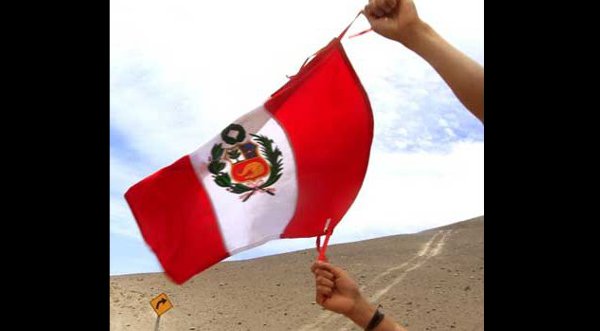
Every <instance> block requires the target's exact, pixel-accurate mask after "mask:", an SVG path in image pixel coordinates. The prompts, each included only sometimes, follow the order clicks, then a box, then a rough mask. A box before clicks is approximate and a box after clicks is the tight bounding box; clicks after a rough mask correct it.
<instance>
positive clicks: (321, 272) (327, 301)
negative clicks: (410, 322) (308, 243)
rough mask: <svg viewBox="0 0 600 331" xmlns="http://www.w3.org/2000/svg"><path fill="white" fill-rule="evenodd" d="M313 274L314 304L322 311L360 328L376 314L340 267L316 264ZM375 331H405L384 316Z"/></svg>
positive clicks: (354, 283) (355, 284) (322, 263)
mask: <svg viewBox="0 0 600 331" xmlns="http://www.w3.org/2000/svg"><path fill="white" fill-rule="evenodd" d="M311 271H312V273H313V274H314V275H315V283H316V284H315V287H316V301H317V303H318V304H319V305H321V306H322V307H323V308H325V309H327V310H330V311H333V312H336V313H338V314H342V315H344V316H346V317H347V318H349V319H350V320H352V321H353V322H354V323H356V325H358V326H360V327H361V328H363V329H364V328H366V327H367V324H369V321H370V320H371V318H372V317H373V315H374V314H375V310H376V308H377V307H376V306H374V305H373V304H371V303H369V302H368V300H367V299H366V298H365V297H364V296H363V295H362V293H360V290H359V288H358V284H357V283H356V281H354V279H352V277H350V275H349V274H348V273H347V272H346V271H345V270H343V269H342V268H340V267H337V266H334V265H332V264H329V263H327V262H322V261H317V262H315V263H314V264H313V265H312V266H311ZM374 330H375V331H407V330H406V329H405V328H403V327H402V326H400V325H399V324H397V323H396V322H395V321H394V320H393V319H392V318H391V317H389V316H388V315H385V316H384V318H383V321H381V323H379V325H378V326H377V327H376V328H375V329H374Z"/></svg>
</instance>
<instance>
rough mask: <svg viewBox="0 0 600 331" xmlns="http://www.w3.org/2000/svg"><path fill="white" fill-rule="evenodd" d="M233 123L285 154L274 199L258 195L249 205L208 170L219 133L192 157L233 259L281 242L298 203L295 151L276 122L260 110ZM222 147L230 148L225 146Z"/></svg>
mask: <svg viewBox="0 0 600 331" xmlns="http://www.w3.org/2000/svg"><path fill="white" fill-rule="evenodd" d="M232 123H235V124H240V125H242V126H243V127H244V129H245V130H246V138H247V139H249V138H251V136H250V133H253V134H261V135H265V136H267V137H268V138H269V139H272V140H273V144H274V145H275V146H277V147H279V149H280V150H281V152H282V161H283V171H282V176H281V178H280V179H279V180H278V181H277V182H276V183H275V184H273V185H272V186H271V187H273V188H275V192H274V193H275V195H274V196H272V195H269V194H267V193H264V192H256V193H255V194H253V195H252V196H251V197H250V198H249V199H248V200H247V201H245V202H242V200H241V199H240V196H241V195H240V194H235V193H232V192H228V191H227V190H226V189H225V188H223V187H220V186H218V185H217V184H216V183H215V182H214V179H213V176H212V174H211V173H210V172H208V169H207V166H208V160H209V156H210V155H211V149H212V148H213V146H214V144H216V143H220V142H222V139H221V135H220V133H219V135H217V136H216V137H215V138H214V139H212V140H211V141H209V142H208V143H207V144H205V145H204V146H202V147H200V148H199V149H198V150H196V151H195V152H193V153H192V154H190V159H191V161H192V165H193V167H194V170H195V172H196V175H197V176H198V178H200V181H201V183H202V185H203V186H204V189H205V190H206V192H207V193H208V196H209V197H210V200H211V202H212V205H213V210H214V212H215V214H216V216H217V219H218V223H219V228H220V230H221V235H222V236H223V241H224V243H225V247H226V248H227V251H228V252H229V254H231V255H233V254H235V253H237V252H240V251H243V250H246V249H249V248H252V247H254V246H258V245H260V244H263V243H265V242H267V241H269V240H272V239H276V238H279V237H280V235H281V233H283V231H284V230H285V227H286V226H287V224H288V222H289V221H290V220H291V219H292V217H293V216H294V213H295V210H296V203H297V200H298V183H297V177H296V164H295V160H294V155H293V153H292V147H291V144H290V142H289V141H288V139H287V136H286V134H285V132H284V131H283V129H282V128H281V127H280V126H279V124H278V123H277V121H276V120H275V119H273V118H272V117H271V114H270V113H269V112H268V111H267V110H266V109H265V108H264V107H263V106H260V107H258V108H257V109H255V110H253V111H252V112H250V113H247V114H246V115H244V116H242V117H241V118H239V119H238V120H236V121H234V122H232ZM223 146H224V147H225V146H229V145H227V144H226V143H224V142H223ZM226 170H228V168H226ZM198 235H199V236H201V234H198Z"/></svg>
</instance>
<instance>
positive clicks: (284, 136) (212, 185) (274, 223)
mask: <svg viewBox="0 0 600 331" xmlns="http://www.w3.org/2000/svg"><path fill="white" fill-rule="evenodd" d="M344 32H345V31H344ZM342 35H343V34H342ZM342 35H341V36H340V37H338V38H335V39H333V40H332V41H331V42H330V43H329V44H328V45H327V46H325V47H324V48H323V49H321V50H320V51H319V52H317V54H316V55H315V57H314V58H313V59H312V61H310V62H308V63H307V64H306V65H304V66H303V67H302V68H301V69H300V71H299V72H298V74H296V75H295V76H293V77H291V78H290V80H289V81H288V82H287V83H286V84H285V85H284V86H283V87H281V88H280V89H279V90H278V91H276V92H275V93H274V94H273V95H272V96H271V97H270V98H269V99H268V100H267V101H266V102H265V103H264V104H263V105H261V106H259V107H258V108H256V109H254V110H253V111H251V112H249V113H247V114H245V115H244V116H242V117H240V118H238V119H237V120H235V121H233V122H231V124H230V125H228V126H227V127H226V128H224V129H223V130H222V131H221V132H219V133H218V134H217V135H216V136H215V137H214V139H212V140H211V141H209V142H207V143H206V144H204V145H202V146H201V147H200V148H198V150H196V151H195V152H193V153H191V154H189V155H185V156H183V157H182V158H180V159H179V160H177V161H175V163H173V164H171V165H169V166H167V167H165V168H163V169H161V170H159V171H157V172H156V173H154V174H152V175H150V176H148V177H147V178H145V179H143V180H142V181H140V182H139V183H137V184H135V185H133V186H132V187H131V188H130V189H129V190H128V191H127V193H126V194H125V198H126V199H127V202H128V203H129V206H130V208H131V210H132V212H133V215H134V217H135V219H136V221H137V223H138V226H139V228H140V230H141V233H142V235H143V237H144V239H145V241H146V242H147V243H148V245H149V246H150V247H151V248H152V250H153V251H154V253H155V254H156V256H157V257H158V260H159V261H160V263H161V264H162V266H163V268H164V270H165V272H166V273H167V275H168V276H169V277H170V278H171V279H172V280H174V281H175V282H176V283H178V284H181V283H183V282H185V281H186V280H188V279H189V278H191V277H192V276H194V275H195V274H197V273H199V272H201V271H203V270H204V269H206V268H208V267H210V266H212V265H214V264H216V263H217V262H219V261H221V260H223V259H225V258H227V257H228V256H231V255H233V254H236V253H238V252H241V251H243V250H247V249H249V248H252V247H255V246H258V245H261V244H263V243H265V242H267V241H269V240H272V239H277V238H305V237H315V236H320V235H323V234H324V227H325V223H326V222H328V220H330V224H329V227H330V228H331V229H333V228H334V227H335V226H336V225H337V223H338V222H339V221H340V220H341V219H342V217H343V216H344V214H345V213H346V211H347V210H348V208H350V205H351V204H352V202H353V201H354V199H355V198H356V196H357V194H358V191H359V190H360V187H361V185H362V182H363V179H364V176H365V173H366V170H367V165H368V161H369V153H370V149H371V141H372V139H373V115H372V112H371V106H370V104H369V99H368V97H367V94H366V92H365V90H364V88H363V87H362V85H361V83H360V81H359V79H358V76H357V75H356V73H355V72H354V69H353V68H352V65H351V64H350V61H349V60H348V57H347V56H346V53H345V51H344V49H343V47H342V44H341V42H340V39H341V37H342Z"/></svg>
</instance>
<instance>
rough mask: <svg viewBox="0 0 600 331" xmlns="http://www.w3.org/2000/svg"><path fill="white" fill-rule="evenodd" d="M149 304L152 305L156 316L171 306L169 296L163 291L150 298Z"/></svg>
mask: <svg viewBox="0 0 600 331" xmlns="http://www.w3.org/2000/svg"><path fill="white" fill-rule="evenodd" d="M150 305H151V306H152V309H154V311H155V312H156V315H158V316H160V315H162V314H164V313H166V312H167V310H169V309H171V308H173V304H172V303H171V300H169V297H168V296H167V295H166V294H164V293H161V294H159V295H158V296H157V297H156V298H154V299H152V300H150Z"/></svg>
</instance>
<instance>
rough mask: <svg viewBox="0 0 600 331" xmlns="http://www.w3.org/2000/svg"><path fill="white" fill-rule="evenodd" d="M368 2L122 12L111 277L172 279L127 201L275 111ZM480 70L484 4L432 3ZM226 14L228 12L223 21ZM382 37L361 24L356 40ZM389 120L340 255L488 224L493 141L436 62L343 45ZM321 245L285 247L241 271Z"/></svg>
mask: <svg viewBox="0 0 600 331" xmlns="http://www.w3.org/2000/svg"><path fill="white" fill-rule="evenodd" d="M365 3H366V1H365V0H362V1H355V0H330V1H326V2H323V1H316V0H305V1H302V2H299V1H288V0H277V1H275V0H268V1H258V2H248V1H240V0H234V1H228V2H227V3H222V2H204V1H202V2H199V1H191V0H185V1H184V0H171V1H148V0H145V1H142V0H111V18H110V19H111V23H110V24H111V32H110V33H111V49H110V60H111V65H110V70H111V72H110V116H111V120H110V131H111V132H110V171H111V175H110V177H111V179H110V273H111V274H124V273H141V272H156V271H160V270H161V268H160V265H159V264H158V262H157V260H156V258H155V257H154V255H153V254H152V252H151V251H150V250H149V248H148V247H147V245H146V244H145V243H144V241H143V239H142V237H141V235H140V233H139V230H138V229H137V225H136V224H135V221H134V219H133V217H132V215H131V212H130V211H129V209H128V207H127V205H126V203H125V200H124V199H123V194H124V192H125V191H126V190H127V188H129V187H130V186H131V185H133V184H135V183H136V182H137V181H139V180H141V179H143V178H144V177H146V176H147V175H149V174H151V173H152V172H154V171H156V170H158V169H160V168H162V167H164V166H166V165H168V164H171V163H172V162H173V161H174V160H176V159H178V158H179V157H181V156H183V155H185V154H188V153H190V152H192V151H194V150H195V149H196V148H197V147H199V146H200V145H202V144H204V142H206V141H207V140H209V139H210V138H212V137H213V136H214V135H215V134H217V133H218V132H220V129H221V128H223V127H225V126H226V125H227V124H229V122H230V121H231V120H233V119H235V118H237V117H239V116H240V115H242V114H244V113H246V112H248V111H250V110H252V109H254V108H255V107H256V106H258V105H260V104H262V103H263V102H264V101H265V100H266V98H267V97H268V96H269V95H270V94H271V93H272V92H273V91H275V90H276V89H277V88H279V87H280V86H281V85H282V84H284V83H285V81H286V77H285V75H291V74H294V73H295V72H296V71H297V69H298V68H299V66H300V65H301V64H302V62H303V61H304V59H305V58H306V57H307V56H309V55H311V54H312V53H313V52H314V51H316V50H318V49H319V48H321V47H322V46H323V45H325V44H326V43H327V42H328V41H329V40H331V39H332V38H333V37H334V36H337V35H338V34H339V32H340V31H341V30H342V29H343V28H344V27H345V26H346V25H347V24H348V23H349V22H350V20H351V19H352V18H353V17H354V15H355V14H356V13H357V12H358V10H360V9H361V8H362V6H364V4H365ZM417 9H418V11H419V14H420V15H421V17H422V18H423V19H424V20H425V21H427V22H428V23H429V24H430V25H432V26H433V27H434V28H435V29H436V30H437V31H438V32H440V33H441V34H442V35H443V36H444V37H445V38H446V39H448V40H449V41H450V42H451V43H452V44H454V45H455V46H457V47H458V48H459V49H461V50H462V51H464V52H465V53H467V54H468V55H469V56H471V57H473V58H474V59H475V60H477V61H478V62H479V63H481V64H483V63H484V58H483V0H455V1H452V2H450V1H447V0H419V1H417ZM221 13H223V14H221ZM365 28H368V23H367V22H366V20H365V19H364V18H362V17H361V18H359V19H358V20H357V22H356V23H355V24H354V26H353V28H352V29H351V31H350V33H353V32H358V31H362V30H363V29H365ZM343 44H344V47H345V48H346V51H347V53H348V56H349V58H350V60H351V61H352V64H353V66H354V68H355V70H356V72H357V73H358V75H359V77H360V79H361V81H362V83H363V85H364V87H365V89H366V90H367V93H368V94H369V98H370V100H371V104H372V108H373V112H374V116H375V137H374V141H373V148H372V153H371V160H370V164H369V169H368V171H367V176H366V179H365V183H364V185H363V188H362V190H361V192H360V193H359V196H358V198H357V199H356V201H355V203H354V205H353V206H352V208H351V209H350V210H349V212H348V214H347V215H346V217H345V218H344V219H343V220H342V222H341V223H340V224H339V225H338V227H337V228H336V232H335V234H334V236H332V238H331V243H341V242H351V241H357V240H363V239H369V238H375V237H380V236H387V235H394V234H400V233H411V232H416V231H420V230H424V229H427V228H431V227H435V226H441V225H444V224H448V223H453V222H456V221H461V220H464V219H467V218H470V217H475V216H479V215H482V214H483V153H484V147H483V145H484V144H483V140H484V133H483V132H484V130H483V126H482V125H481V123H479V122H478V121H477V120H476V119H475V118H474V117H473V116H472V115H471V114H470V113H468V111H467V110H466V109H465V108H464V107H463V106H462V105H461V104H460V103H459V102H458V100H457V99H456V98H455V97H454V95H453V94H452V92H451V91H450V90H449V88H448V87H447V86H446V85H445V83H444V82H443V81H442V80H441V78H440V77H439V76H438V75H437V74H436V73H435V71H434V70H433V69H432V68H430V67H429V66H428V65H427V63H425V62H424V61H423V60H422V59H420V58H419V57H418V56H416V55H415V54H414V53H412V52H410V51H408V50H406V49H405V48H404V47H403V46H401V45H399V44H397V43H394V42H392V41H389V40H387V39H384V38H383V37H380V36H378V35H376V34H375V33H373V32H371V33H367V34H365V35H363V36H361V37H357V38H353V39H346V40H344V41H343ZM311 247H314V239H294V240H290V239H287V240H277V241H272V242H269V243H267V244H265V245H262V246H259V247H257V248H254V249H251V250H248V251H246V252H243V253H240V254H238V255H236V256H234V257H232V258H230V259H245V258H253V257H258V256H263V255H270V254H278V253H282V252H287V251H292V250H297V249H304V248H311Z"/></svg>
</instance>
